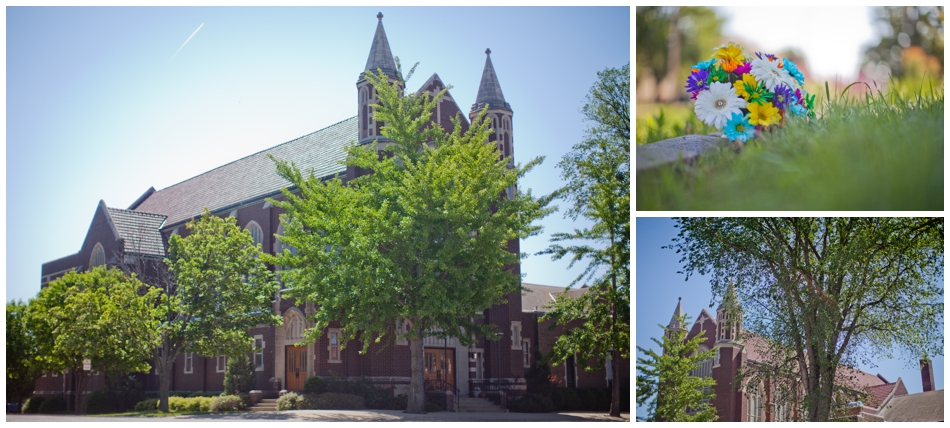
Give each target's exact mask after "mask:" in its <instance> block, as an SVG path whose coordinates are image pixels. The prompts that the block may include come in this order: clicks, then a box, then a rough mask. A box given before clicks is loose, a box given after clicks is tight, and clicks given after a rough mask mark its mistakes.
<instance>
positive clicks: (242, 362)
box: [224, 354, 255, 395]
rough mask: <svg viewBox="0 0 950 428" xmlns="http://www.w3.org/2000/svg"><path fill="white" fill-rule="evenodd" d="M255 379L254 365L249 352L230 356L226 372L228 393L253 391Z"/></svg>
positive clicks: (225, 383) (225, 379)
mask: <svg viewBox="0 0 950 428" xmlns="http://www.w3.org/2000/svg"><path fill="white" fill-rule="evenodd" d="M254 381H255V376H254V366H253V365H252V364H251V359H250V358H248V357H247V354H242V355H240V356H237V357H231V358H228V365H227V370H226V371H225V372H224V393H225V394H226V395H234V394H238V393H245V394H246V393H248V392H251V390H252V389H254V383H255V382H254Z"/></svg>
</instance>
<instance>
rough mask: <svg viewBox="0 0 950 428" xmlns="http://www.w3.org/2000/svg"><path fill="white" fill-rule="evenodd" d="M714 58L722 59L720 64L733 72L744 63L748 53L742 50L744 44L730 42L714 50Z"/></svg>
mask: <svg viewBox="0 0 950 428" xmlns="http://www.w3.org/2000/svg"><path fill="white" fill-rule="evenodd" d="M713 58H715V59H718V60H720V61H719V64H720V66H721V67H722V69H723V70H726V71H727V72H732V70H735V69H736V67H738V66H740V65H742V60H743V59H745V58H746V55H745V53H744V52H742V46H739V45H737V44H735V43H734V42H729V43H727V44H725V45H722V46H719V47H718V48H716V49H715V50H714V51H713Z"/></svg>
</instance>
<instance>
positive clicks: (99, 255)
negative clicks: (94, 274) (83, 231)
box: [89, 242, 106, 269]
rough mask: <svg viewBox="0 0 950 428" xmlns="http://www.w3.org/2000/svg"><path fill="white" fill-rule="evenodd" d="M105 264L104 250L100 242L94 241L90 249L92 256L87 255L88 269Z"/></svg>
mask: <svg viewBox="0 0 950 428" xmlns="http://www.w3.org/2000/svg"><path fill="white" fill-rule="evenodd" d="M104 264H106V251H105V250H103V249H102V244H100V243H98V242H96V246H95V247H93V249H92V256H90V257H89V269H92V268H94V267H96V266H102V265H104Z"/></svg>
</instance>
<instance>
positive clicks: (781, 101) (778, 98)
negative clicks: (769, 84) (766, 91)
mask: <svg viewBox="0 0 950 428" xmlns="http://www.w3.org/2000/svg"><path fill="white" fill-rule="evenodd" d="M791 101H792V90H791V89H789V87H788V86H785V84H784V83H783V84H781V85H778V86H776V87H775V95H774V96H773V97H772V103H774V104H775V107H778V108H780V109H782V110H787V109H788V105H789V103H791Z"/></svg>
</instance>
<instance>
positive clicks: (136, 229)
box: [106, 207, 166, 257]
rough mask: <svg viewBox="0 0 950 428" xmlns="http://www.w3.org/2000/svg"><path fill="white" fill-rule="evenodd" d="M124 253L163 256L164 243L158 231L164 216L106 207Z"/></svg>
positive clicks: (163, 221)
mask: <svg viewBox="0 0 950 428" xmlns="http://www.w3.org/2000/svg"><path fill="white" fill-rule="evenodd" d="M106 210H107V211H108V213H109V217H110V218H111V219H112V224H114V225H115V229H116V231H117V232H118V233H119V238H121V239H122V240H123V241H124V247H125V248H124V250H125V252H126V253H134V254H145V255H151V256H159V257H163V256H165V245H164V243H163V241H162V233H161V232H160V231H159V229H161V227H162V224H163V223H165V219H166V216H164V215H159V214H151V213H144V212H136V211H129V210H123V209H118V208H110V207H106Z"/></svg>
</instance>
